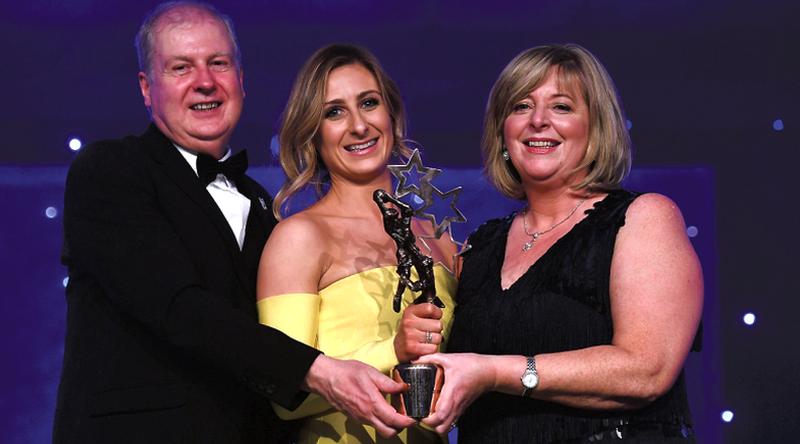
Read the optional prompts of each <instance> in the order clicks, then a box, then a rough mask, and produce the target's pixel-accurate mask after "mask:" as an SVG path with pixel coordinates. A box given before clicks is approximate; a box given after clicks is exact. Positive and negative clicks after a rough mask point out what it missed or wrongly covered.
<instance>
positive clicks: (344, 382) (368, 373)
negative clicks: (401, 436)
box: [305, 355, 415, 438]
mask: <svg viewBox="0 0 800 444" xmlns="http://www.w3.org/2000/svg"><path fill="white" fill-rule="evenodd" d="M305 385H306V387H307V388H308V389H309V390H310V391H312V392H314V393H317V394H319V395H320V396H322V397H323V398H325V399H326V400H327V401H328V402H329V403H330V404H331V405H332V406H333V407H335V408H336V409H337V410H340V411H342V412H344V413H345V414H347V415H348V416H350V417H352V418H355V419H356V420H358V421H360V422H363V423H366V424H371V425H372V426H373V427H375V430H376V431H377V432H378V434H380V435H381V436H382V437H384V438H391V437H392V436H394V435H396V434H397V433H398V432H399V431H400V430H403V429H404V428H406V427H409V426H411V425H413V424H414V423H415V421H414V420H413V419H411V418H409V417H407V416H405V415H401V414H400V413H397V412H396V411H395V410H394V408H392V407H391V406H390V405H389V404H388V403H387V402H386V399H385V398H384V394H385V393H389V394H394V393H400V392H402V391H404V390H406V385H405V384H402V383H398V382H395V381H393V380H391V379H390V378H389V377H387V376H386V375H384V374H382V373H381V372H379V371H377V370H375V369H374V368H372V367H370V366H368V365H366V364H363V363H361V362H358V361H340V360H338V359H333V358H329V357H327V356H325V355H319V356H318V357H317V359H316V360H315V361H314V363H313V364H311V368H310V369H309V370H308V374H306V379H305Z"/></svg>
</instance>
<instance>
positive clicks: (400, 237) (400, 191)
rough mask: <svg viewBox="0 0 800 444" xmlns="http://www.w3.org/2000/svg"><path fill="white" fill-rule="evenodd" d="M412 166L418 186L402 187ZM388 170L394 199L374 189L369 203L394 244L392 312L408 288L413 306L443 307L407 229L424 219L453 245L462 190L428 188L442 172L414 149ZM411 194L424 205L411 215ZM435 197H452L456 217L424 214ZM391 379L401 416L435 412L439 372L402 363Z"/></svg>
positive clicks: (429, 266)
mask: <svg viewBox="0 0 800 444" xmlns="http://www.w3.org/2000/svg"><path fill="white" fill-rule="evenodd" d="M412 167H415V168H416V170H417V171H418V172H424V173H425V174H424V176H422V178H421V179H420V180H419V187H417V186H413V185H412V186H409V187H405V183H406V176H405V175H404V173H406V172H410V171H411V169H412ZM389 170H390V171H391V172H392V174H393V175H394V176H395V177H397V178H398V179H399V182H398V185H397V188H396V190H395V196H392V195H390V194H389V193H387V192H386V191H385V190H382V189H379V190H375V192H374V193H373V195H372V198H373V200H374V201H375V203H376V204H377V205H378V207H379V208H380V210H381V214H382V215H383V227H384V229H385V230H386V233H387V234H389V236H390V237H391V238H392V240H394V242H395V243H396V244H397V251H396V256H397V274H398V276H399V278H400V280H399V282H398V284H397V290H396V291H395V294H394V299H393V301H392V302H393V303H392V307H393V308H394V311H395V312H398V313H399V312H400V308H401V307H400V304H401V300H402V295H403V292H404V291H405V290H406V288H408V289H410V290H411V291H413V292H419V293H420V296H419V297H417V298H416V299H415V300H414V302H413V303H414V304H423V303H430V304H434V305H436V306H437V307H439V308H444V303H443V302H442V301H441V299H439V298H438V297H437V296H436V283H435V280H434V274H433V259H432V258H431V257H430V256H427V255H425V254H423V253H422V252H421V251H420V249H419V248H418V247H417V243H416V236H414V232H413V231H412V230H411V220H412V217H414V216H419V217H422V218H425V219H428V220H430V221H431V223H432V224H433V226H434V233H435V234H434V236H435V238H437V239H438V238H439V237H441V235H442V234H443V233H444V232H445V231H448V232H449V233H450V238H451V240H452V231H451V228H450V223H451V222H465V221H466V218H464V216H463V214H462V213H461V211H459V210H458V209H457V208H456V207H455V200H456V198H457V196H458V193H460V191H461V187H458V188H455V189H453V190H451V191H448V192H447V193H442V192H441V191H439V190H438V189H437V188H436V187H435V186H434V185H433V184H431V179H432V178H433V177H435V176H436V175H437V174H438V173H439V172H441V170H438V169H435V168H427V167H424V166H423V165H422V161H421V159H420V156H419V151H418V150H414V152H413V154H412V156H411V158H410V159H409V161H408V163H407V164H406V165H390V166H389ZM410 193H414V194H415V195H417V196H418V197H419V198H420V199H422V202H423V205H422V206H421V207H420V208H419V209H418V210H416V211H415V210H413V209H412V208H411V206H410V205H408V204H407V203H405V202H403V201H401V200H400V199H399V198H400V197H403V196H405V195H407V194H410ZM434 193H437V194H438V195H440V196H446V195H450V194H452V195H454V199H453V201H452V204H451V209H452V210H453V212H454V213H455V214H456V216H455V217H445V218H444V219H443V222H442V223H441V224H437V223H436V216H435V215H433V214H430V213H425V212H424V211H425V210H426V209H428V208H430V207H431V206H432V201H433V194H434ZM412 268H414V270H416V272H417V276H418V279H417V281H412V280H411V269H412ZM392 376H393V378H394V379H395V380H396V381H398V382H405V383H406V384H408V386H409V389H408V391H406V392H405V393H402V394H400V395H397V396H395V397H393V404H394V406H395V408H396V409H397V410H398V411H399V412H400V413H403V414H405V415H407V416H409V417H412V418H415V419H418V420H419V419H422V418H425V417H426V416H428V415H429V414H431V413H433V412H434V411H435V408H436V400H437V399H438V395H439V391H440V390H441V387H442V384H443V382H444V373H443V370H442V368H441V367H439V366H437V365H434V364H411V363H401V364H399V365H397V366H395V368H394V370H393V371H392Z"/></svg>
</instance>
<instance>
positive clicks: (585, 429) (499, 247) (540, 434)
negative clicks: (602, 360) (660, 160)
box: [448, 190, 693, 444]
mask: <svg viewBox="0 0 800 444" xmlns="http://www.w3.org/2000/svg"><path fill="white" fill-rule="evenodd" d="M637 196H638V194H635V193H632V192H628V191H623V190H617V191H612V192H611V193H609V194H608V196H607V197H606V198H605V199H603V200H602V201H599V202H597V203H596V204H595V205H594V208H592V209H589V210H587V211H586V214H587V216H586V217H585V218H584V219H583V220H582V221H580V222H579V223H578V224H576V225H575V227H573V228H572V230H570V231H569V232H568V233H567V234H565V235H564V236H563V237H562V238H561V239H559V240H558V241H557V242H556V243H555V244H554V245H553V246H552V247H551V248H550V249H549V250H548V251H547V252H546V253H545V254H544V255H543V256H542V257H541V258H540V259H539V260H538V261H537V262H536V263H534V265H533V266H531V267H530V269H529V270H528V271H527V272H526V273H525V274H524V275H522V276H521V277H520V278H519V279H518V280H517V281H516V282H515V283H514V284H513V285H512V286H511V287H510V288H508V289H507V290H503V289H502V288H501V284H500V270H501V267H502V265H503V258H504V253H505V249H506V240H507V238H508V230H509V228H510V226H511V221H512V220H513V217H514V214H511V215H510V216H508V217H505V218H503V219H495V220H491V221H489V222H486V223H485V224H484V225H482V226H481V227H480V228H478V230H476V231H475V232H474V233H473V234H472V235H471V236H470V240H469V243H470V244H471V245H472V249H471V250H470V251H468V252H467V253H466V254H465V257H464V266H463V269H462V272H461V281H460V282H459V287H458V293H457V296H456V299H457V303H458V305H457V307H456V311H455V320H454V322H453V329H452V332H451V335H450V339H449V341H448V351H449V352H474V353H482V354H495V355H503V354H513V355H526V356H533V355H537V354H540V353H551V352H560V351H567V350H576V349H581V348H585V347H590V346H594V345H600V344H610V343H611V339H612V335H613V330H614V328H613V322H612V319H611V311H610V301H609V276H610V270H611V257H612V254H613V252H614V242H615V239H616V236H617V232H618V231H619V228H620V227H621V226H623V225H624V224H625V212H626V210H627V208H628V206H629V205H630V204H631V202H633V200H634V199H635V198H636V197H637ZM523 370H524V369H522V368H521V369H520V375H521V374H522V371H523ZM521 390H522V387H521V386H520V392H521ZM458 428H459V432H458V435H459V436H458V442H459V444H471V443H491V444H498V443H517V442H520V443H553V442H566V443H583V442H598V441H601V442H606V441H611V440H617V439H619V438H620V437H623V438H625V440H627V441H628V442H659V443H664V442H673V441H674V442H684V443H685V442H687V441H688V442H692V441H693V438H692V430H691V418H690V414H689V407H688V403H687V400H686V388H685V383H684V376H683V372H681V375H680V377H679V378H678V380H677V381H676V382H675V385H674V386H673V387H672V389H671V390H670V391H669V392H667V393H666V394H665V395H664V396H662V397H661V398H659V399H658V400H656V401H655V402H653V403H652V404H649V405H648V406H646V407H644V408H642V409H640V410H633V411H630V410H628V411H600V410H582V409H575V408H570V407H565V406H562V405H559V404H556V403H552V402H547V401H541V400H537V399H532V398H522V397H521V396H519V395H507V394H502V393H497V392H491V393H488V394H485V395H483V396H481V397H480V398H479V399H478V400H476V401H475V403H473V404H472V405H471V406H470V407H469V408H468V410H467V411H466V412H465V413H464V414H463V415H462V417H461V418H460V419H459V421H458ZM662 437H663V439H662Z"/></svg>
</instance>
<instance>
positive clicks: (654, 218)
mask: <svg viewBox="0 0 800 444" xmlns="http://www.w3.org/2000/svg"><path fill="white" fill-rule="evenodd" d="M625 226H626V227H630V228H634V229H635V228H641V229H648V230H650V229H658V227H661V228H671V229H681V230H683V229H684V221H683V214H681V210H680V208H678V205H677V204H676V203H675V202H674V201H673V200H672V199H670V198H669V197H667V196H664V195H663V194H658V193H647V194H642V195H641V196H639V197H637V198H636V199H635V200H634V201H633V202H632V203H631V205H630V207H628V211H627V213H625Z"/></svg>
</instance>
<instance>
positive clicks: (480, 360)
mask: <svg viewBox="0 0 800 444" xmlns="http://www.w3.org/2000/svg"><path fill="white" fill-rule="evenodd" d="M492 358H493V357H492V356H489V355H478V354H474V353H434V354H431V355H425V356H422V357H421V358H419V359H418V360H416V361H414V363H415V364H438V365H439V366H441V367H442V368H443V369H444V374H445V378H444V386H443V387H442V392H441V394H440V395H439V400H438V401H437V403H436V412H435V413H433V414H431V415H430V416H428V417H427V418H425V419H423V420H422V422H423V423H425V424H426V425H428V426H430V427H433V428H434V429H436V432H437V433H440V434H445V433H447V432H449V431H450V430H451V429H452V428H453V426H455V424H456V421H457V420H458V418H459V417H460V416H461V414H462V413H463V412H464V410H465V409H466V408H467V407H468V406H469V405H470V404H472V402H473V401H474V400H475V399H476V398H478V397H479V396H480V395H482V394H483V393H485V392H487V391H491V390H494V387H495V380H496V370H495V367H494V362H493V360H492Z"/></svg>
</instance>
